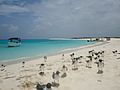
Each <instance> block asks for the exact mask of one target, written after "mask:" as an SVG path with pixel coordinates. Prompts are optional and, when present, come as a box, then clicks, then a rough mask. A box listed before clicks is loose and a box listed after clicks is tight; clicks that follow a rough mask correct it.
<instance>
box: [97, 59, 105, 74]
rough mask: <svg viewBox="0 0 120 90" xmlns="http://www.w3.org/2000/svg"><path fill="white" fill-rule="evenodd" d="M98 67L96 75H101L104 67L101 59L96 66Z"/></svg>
mask: <svg viewBox="0 0 120 90" xmlns="http://www.w3.org/2000/svg"><path fill="white" fill-rule="evenodd" d="M97 67H98V72H97V73H98V74H102V73H103V67H104V62H103V60H102V59H99V62H98V64H97Z"/></svg>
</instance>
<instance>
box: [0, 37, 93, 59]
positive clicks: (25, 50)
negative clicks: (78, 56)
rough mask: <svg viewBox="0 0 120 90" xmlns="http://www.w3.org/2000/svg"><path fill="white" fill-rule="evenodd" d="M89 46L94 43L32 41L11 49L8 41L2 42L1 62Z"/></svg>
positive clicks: (0, 41) (0, 50) (84, 41)
mask: <svg viewBox="0 0 120 90" xmlns="http://www.w3.org/2000/svg"><path fill="white" fill-rule="evenodd" d="M88 44H92V42H87V41H86V40H54V39H53V40H51V39H31V40H22V44H21V46H20V47H12V48H9V47H7V45H8V41H7V40H0V61H14V60H18V59H25V58H34V57H38V56H44V55H49V54H55V53H58V52H60V51H62V50H64V49H69V48H74V47H79V46H83V45H88Z"/></svg>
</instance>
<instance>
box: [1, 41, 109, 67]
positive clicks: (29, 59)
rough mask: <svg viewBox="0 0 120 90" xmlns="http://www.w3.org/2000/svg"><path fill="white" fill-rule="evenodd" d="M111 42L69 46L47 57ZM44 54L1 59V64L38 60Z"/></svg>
mask: <svg viewBox="0 0 120 90" xmlns="http://www.w3.org/2000/svg"><path fill="white" fill-rule="evenodd" d="M107 43H109V42H108V41H103V42H95V43H92V44H88V45H83V46H79V47H75V48H68V49H64V50H60V51H58V52H56V53H51V54H46V56H47V57H50V56H56V55H59V54H63V53H64V54H68V53H70V52H74V51H79V50H81V49H86V48H91V47H95V46H100V45H104V44H107ZM43 57H44V56H33V57H22V59H21V58H19V59H15V60H14V61H0V64H4V65H7V66H8V65H12V64H18V63H21V62H23V61H26V62H28V61H33V60H36V59H41V58H43Z"/></svg>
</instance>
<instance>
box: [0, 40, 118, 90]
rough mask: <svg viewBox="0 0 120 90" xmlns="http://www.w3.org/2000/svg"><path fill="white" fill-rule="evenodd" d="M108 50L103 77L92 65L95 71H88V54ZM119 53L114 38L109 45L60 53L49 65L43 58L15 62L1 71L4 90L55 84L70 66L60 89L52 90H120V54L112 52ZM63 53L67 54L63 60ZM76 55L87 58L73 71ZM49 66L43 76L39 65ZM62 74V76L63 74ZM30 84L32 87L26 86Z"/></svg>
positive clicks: (30, 89) (103, 43)
mask: <svg viewBox="0 0 120 90" xmlns="http://www.w3.org/2000/svg"><path fill="white" fill-rule="evenodd" d="M92 49H94V50H95V51H101V50H104V51H105V54H104V57H102V59H103V60H104V68H103V71H104V73H103V74H97V70H98V68H97V66H96V64H95V63H94V61H93V62H92V68H86V61H85V60H86V58H85V57H86V56H88V51H90V50H92ZM113 50H118V53H120V39H112V40H111V41H109V42H102V43H101V42H99V43H96V44H93V45H87V46H82V47H79V48H74V49H70V50H67V51H63V52H60V53H58V54H56V55H51V56H48V59H47V62H44V59H43V58H36V59H34V60H30V61H25V62H26V63H25V64H24V67H22V66H23V64H22V63H21V62H17V63H13V64H9V65H7V66H6V67H5V68H4V69H5V70H4V71H0V90H36V89H35V86H36V82H39V83H41V84H46V83H48V82H50V83H51V82H53V79H52V73H53V72H55V71H57V70H59V71H61V69H62V66H63V65H66V66H67V67H68V71H67V77H65V78H60V81H59V83H60V86H59V87H58V88H55V87H52V90H120V54H117V56H114V55H113V53H112V51H113ZM62 53H64V54H65V56H64V59H62ZM71 53H75V57H77V56H83V57H84V58H82V59H81V60H80V61H81V63H79V64H78V70H76V71H73V70H72V67H73V66H72V65H71V63H72V62H71V57H70V54H71ZM41 63H44V64H45V70H44V72H45V75H44V76H40V75H39V72H40V70H39V66H40V64H41ZM60 74H61V73H60ZM26 82H27V83H29V84H30V86H29V85H28V84H25V83H26Z"/></svg>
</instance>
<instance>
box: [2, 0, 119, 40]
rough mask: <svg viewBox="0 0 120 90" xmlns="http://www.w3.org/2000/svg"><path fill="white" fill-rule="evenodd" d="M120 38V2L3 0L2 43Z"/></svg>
mask: <svg viewBox="0 0 120 90" xmlns="http://www.w3.org/2000/svg"><path fill="white" fill-rule="evenodd" d="M102 36H112V37H119V36H120V0H0V39H7V38H10V37H20V38H25V39H32V38H33V39H34V38H37V39H38V38H71V37H102Z"/></svg>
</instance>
